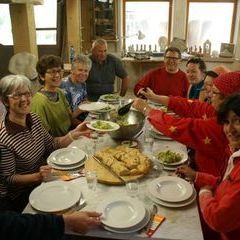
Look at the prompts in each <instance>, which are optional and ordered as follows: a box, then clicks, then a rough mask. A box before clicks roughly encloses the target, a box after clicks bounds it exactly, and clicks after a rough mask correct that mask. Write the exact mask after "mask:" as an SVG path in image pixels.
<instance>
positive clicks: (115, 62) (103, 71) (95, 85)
mask: <svg viewBox="0 0 240 240" xmlns="http://www.w3.org/2000/svg"><path fill="white" fill-rule="evenodd" d="M90 59H91V60H92V68H91V71H90V72H89V77H88V79H87V82H86V83H87V93H88V99H89V100H93V101H96V100H97V99H98V98H99V97H100V96H101V95H103V94H108V93H113V91H114V81H115V77H116V76H117V77H119V78H120V79H121V80H122V84H121V88H120V93H119V94H120V96H124V95H125V94H126V91H127V88H128V81H129V79H128V74H127V72H126V70H125V69H124V67H123V64H122V62H121V60H120V59H118V58H117V57H115V56H114V55H112V54H108V53H107V42H106V40H104V39H97V40H95V41H94V42H93V44H92V54H91V55H90Z"/></svg>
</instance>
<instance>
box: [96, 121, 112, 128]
mask: <svg viewBox="0 0 240 240" xmlns="http://www.w3.org/2000/svg"><path fill="white" fill-rule="evenodd" d="M92 126H93V127H94V128H97V129H113V126H112V125H111V124H110V123H108V122H104V121H100V120H98V121H96V122H95V123H93V124H92Z"/></svg>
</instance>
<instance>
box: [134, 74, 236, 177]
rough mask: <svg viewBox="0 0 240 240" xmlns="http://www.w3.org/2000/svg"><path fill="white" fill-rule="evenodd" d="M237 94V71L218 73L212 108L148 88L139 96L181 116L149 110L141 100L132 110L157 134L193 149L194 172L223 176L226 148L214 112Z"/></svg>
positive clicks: (224, 138)
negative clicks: (157, 131) (141, 115)
mask: <svg viewBox="0 0 240 240" xmlns="http://www.w3.org/2000/svg"><path fill="white" fill-rule="evenodd" d="M238 91H240V72H230V73H225V74H221V75H220V76H219V77H217V78H215V79H214V80H213V87H212V98H211V105H210V104H208V103H203V102H200V101H198V100H195V101H194V100H189V99H186V98H181V97H173V96H171V97H168V96H160V95H154V94H153V93H152V92H151V91H150V89H147V91H142V92H141V94H143V95H145V96H146V97H147V98H149V96H151V98H150V99H151V100H153V101H156V102H159V103H162V104H164V105H166V106H168V108H169V109H171V110H172V111H174V112H175V113H176V114H178V115H179V116H180V117H174V116H172V115H168V114H167V113H164V112H162V111H161V110H157V109H152V108H151V107H150V106H149V105H148V104H147V103H146V102H145V101H143V100H142V99H136V100H135V102H134V104H133V107H134V108H136V109H138V110H140V111H141V112H143V113H144V114H145V115H146V116H147V117H148V120H149V121H150V123H151V124H152V125H153V126H154V127H155V128H156V129H158V130H159V131H160V132H162V133H163V134H165V135H166V136H169V137H171V138H172V139H174V140H176V141H178V142H181V143H183V144H185V145H186V146H188V147H191V148H192V149H194V150H195V151H196V152H195V161H196V165H197V170H199V171H201V172H206V173H210V174H213V175H215V176H222V174H223V172H224V170H225V167H226V161H225V160H226V157H225V156H226V155H228V154H229V153H227V152H226V151H225V149H224V147H223V146H226V145H227V139H226V136H225V135H224V133H223V129H222V126H221V125H219V124H217V121H216V111H217V110H218V108H219V105H220V104H221V103H222V101H223V100H224V98H225V97H227V96H229V95H231V94H233V93H235V92H238Z"/></svg>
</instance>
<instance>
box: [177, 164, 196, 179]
mask: <svg viewBox="0 0 240 240" xmlns="http://www.w3.org/2000/svg"><path fill="white" fill-rule="evenodd" d="M175 173H176V174H177V175H178V176H182V175H183V177H184V178H188V179H190V180H191V181H193V182H194V181H195V178H196V171H194V170H193V169H192V168H190V167H189V166H188V165H181V166H180V167H178V168H177V169H176V172H175Z"/></svg>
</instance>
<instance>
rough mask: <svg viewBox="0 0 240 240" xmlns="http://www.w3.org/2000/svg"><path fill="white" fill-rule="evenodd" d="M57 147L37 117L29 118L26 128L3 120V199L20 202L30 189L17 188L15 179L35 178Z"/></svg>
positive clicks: (0, 169)
mask: <svg viewBox="0 0 240 240" xmlns="http://www.w3.org/2000/svg"><path fill="white" fill-rule="evenodd" d="M56 148H57V146H56V145H55V143H54V141H53V137H52V136H50V134H49V133H48V132H47V131H46V130H45V128H44V127H43V126H42V123H41V120H40V118H39V117H38V116H37V115H36V114H35V113H30V114H28V115H27V127H22V126H20V125H17V124H16V123H13V122H11V121H9V120H8V117H7V116H6V118H4V119H3V120H2V122H1V129H0V198H3V197H9V198H10V199H14V198H17V197H18V196H19V195H21V193H23V192H24V191H27V190H28V189H29V187H30V186H29V185H28V186H17V185H15V175H18V174H32V173H36V172H38V171H39V168H40V166H42V165H45V164H46V158H47V157H48V155H49V154H50V153H51V152H52V151H53V150H54V149H56Z"/></svg>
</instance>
